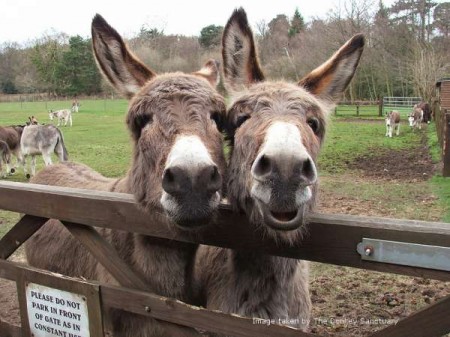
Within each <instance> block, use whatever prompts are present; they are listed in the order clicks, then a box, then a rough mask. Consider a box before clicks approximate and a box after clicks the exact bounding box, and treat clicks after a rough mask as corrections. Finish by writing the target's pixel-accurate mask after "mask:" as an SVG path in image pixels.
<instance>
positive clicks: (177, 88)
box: [26, 15, 226, 337]
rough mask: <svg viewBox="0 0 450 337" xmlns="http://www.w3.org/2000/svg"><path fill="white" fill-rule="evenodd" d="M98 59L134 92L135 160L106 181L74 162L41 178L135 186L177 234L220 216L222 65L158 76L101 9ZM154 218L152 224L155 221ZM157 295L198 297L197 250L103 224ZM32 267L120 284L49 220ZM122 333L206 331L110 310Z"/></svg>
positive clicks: (143, 203)
mask: <svg viewBox="0 0 450 337" xmlns="http://www.w3.org/2000/svg"><path fill="white" fill-rule="evenodd" d="M92 41H93V50H94V54H95V58H96V60H97V63H98V65H99V68H100V69H101V71H102V73H103V74H104V75H105V77H106V78H107V79H108V80H109V82H110V83H111V84H112V85H113V86H114V87H115V88H116V89H117V90H118V91H119V92H121V93H122V94H123V95H125V96H126V97H128V98H130V99H131V100H130V104H129V109H128V113H127V117H126V123H127V126H128V129H129V131H130V133H131V135H132V140H133V147H134V150H133V159H132V164H131V168H130V169H129V171H128V173H127V175H126V176H125V177H122V178H119V179H112V178H106V177H104V176H102V175H100V174H99V173H97V172H95V171H94V170H92V169H90V168H88V167H86V166H84V165H81V164H75V163H61V164H57V165H52V166H48V167H46V168H45V169H44V170H42V171H40V172H39V173H38V174H37V175H36V176H35V177H34V178H33V179H32V182H33V183H38V184H47V185H59V186H68V187H77V188H87V189H95V190H102V191H113V192H122V193H132V194H133V195H134V197H135V199H136V202H137V204H138V206H139V207H140V208H141V209H142V210H143V211H144V212H146V213H147V214H149V216H150V217H151V218H152V219H157V220H155V221H160V222H161V223H163V224H165V225H167V226H168V227H169V228H170V229H172V230H174V231H186V230H192V229H195V228H198V227H199V226H201V225H206V224H208V223H210V222H211V221H213V220H214V216H215V214H216V211H217V209H218V205H219V202H220V198H221V190H222V182H223V178H222V177H223V176H224V174H225V169H226V163H225V158H224V154H223V139H222V134H221V133H220V131H219V127H220V126H221V125H220V124H217V123H219V122H220V121H221V120H222V119H223V117H222V116H223V115H225V102H224V99H223V97H222V96H220V95H219V94H218V92H217V91H216V90H215V88H214V86H215V84H216V82H217V77H218V69H217V67H216V63H215V62H213V61H211V62H208V63H207V64H206V65H205V66H204V67H203V68H202V69H201V70H200V71H198V72H196V73H193V74H184V73H180V72H177V73H168V74H163V75H156V73H155V72H153V71H152V70H150V69H149V68H148V67H147V66H145V65H144V64H143V63H141V62H140V61H139V60H138V59H137V58H136V57H135V56H134V55H133V54H132V53H131V52H130V51H129V49H128V47H127V46H126V45H125V43H124V41H123V39H122V37H121V36H120V35H119V34H118V33H117V31H116V30H115V29H114V28H112V27H111V26H110V25H109V24H108V23H107V22H106V21H105V20H104V19H103V18H102V17H101V16H100V15H96V16H95V17H94V19H93V21H92ZM149 225H151V223H150V224H149ZM99 232H100V234H101V235H103V236H104V237H105V238H106V239H107V240H108V241H109V242H110V243H111V244H112V245H113V246H114V247H115V248H116V249H117V251H118V254H119V255H120V256H121V257H122V258H123V259H124V261H125V262H127V263H128V264H129V265H130V266H131V268H132V269H134V271H135V272H136V273H137V274H138V275H140V276H141V277H142V278H143V279H144V280H145V282H146V283H147V285H148V288H149V290H150V291H151V292H153V293H156V294H160V295H162V296H167V297H173V298H177V299H179V300H182V301H186V302H191V297H192V296H191V293H192V290H191V277H190V276H191V273H192V264H193V260H194V255H195V252H196V249H197V247H196V246H195V245H191V244H187V243H186V244H183V243H175V242H172V241H171V240H165V239H157V238H153V237H148V236H145V235H141V234H136V233H128V232H124V231H118V230H107V229H99ZM26 253H27V257H28V261H29V262H30V264H31V265H33V266H36V267H40V268H44V269H48V270H51V271H54V272H59V273H62V274H66V275H71V276H82V277H85V278H88V279H95V280H99V281H101V282H115V281H114V280H113V279H112V277H111V275H110V274H109V273H108V272H107V271H106V270H105V269H104V268H103V267H102V266H101V265H99V264H98V262H97V261H96V260H95V259H93V257H92V256H91V255H90V253H89V252H88V251H86V249H85V248H84V247H83V246H81V245H80V244H79V243H78V242H77V241H76V240H75V239H73V238H72V237H71V235H70V233H69V232H68V231H67V230H65V229H64V228H63V226H61V225H60V224H59V223H58V221H55V220H50V221H49V222H47V223H46V224H45V225H44V226H43V228H41V230H39V231H38V232H37V233H36V234H35V235H34V236H33V237H32V238H31V239H30V240H28V244H27V245H26ZM110 321H111V322H112V330H113V335H114V336H115V337H156V336H177V337H184V336H198V335H199V333H198V332H197V331H195V330H194V329H190V328H184V327H180V326H176V325H173V324H170V323H167V322H162V321H156V320H154V319H151V318H147V317H143V316H139V315H134V314H131V313H126V312H122V311H119V310H111V312H110Z"/></svg>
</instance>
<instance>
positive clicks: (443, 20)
mask: <svg viewBox="0 0 450 337" xmlns="http://www.w3.org/2000/svg"><path fill="white" fill-rule="evenodd" d="M433 18H434V26H435V27H436V28H437V29H438V30H439V32H440V33H441V34H442V35H444V37H445V38H448V37H449V33H450V2H444V3H441V4H439V5H437V6H436V8H435V9H434V12H433Z"/></svg>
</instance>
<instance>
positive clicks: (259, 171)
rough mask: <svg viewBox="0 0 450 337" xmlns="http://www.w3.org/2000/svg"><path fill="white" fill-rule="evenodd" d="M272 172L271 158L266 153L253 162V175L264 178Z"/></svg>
mask: <svg viewBox="0 0 450 337" xmlns="http://www.w3.org/2000/svg"><path fill="white" fill-rule="evenodd" d="M271 172H272V160H271V159H270V157H268V156H267V155H264V154H263V155H262V156H260V157H259V158H258V159H257V160H256V162H255V163H254V164H253V175H254V176H255V177H257V178H264V177H266V176H268V175H269V174H270V173H271Z"/></svg>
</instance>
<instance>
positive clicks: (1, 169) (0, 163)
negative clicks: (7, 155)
mask: <svg viewBox="0 0 450 337" xmlns="http://www.w3.org/2000/svg"><path fill="white" fill-rule="evenodd" d="M2 157H3V154H2V153H0V175H1V176H2V178H5V177H6V176H7V175H8V166H6V172H3V165H2V163H3V158H2Z"/></svg>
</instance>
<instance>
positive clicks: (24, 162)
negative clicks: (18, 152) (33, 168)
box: [20, 156, 31, 179]
mask: <svg viewBox="0 0 450 337" xmlns="http://www.w3.org/2000/svg"><path fill="white" fill-rule="evenodd" d="M20 162H21V164H22V168H23V174H24V175H25V177H27V179H30V178H31V176H30V174H29V173H28V169H27V156H23V157H22V159H21V160H20Z"/></svg>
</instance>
